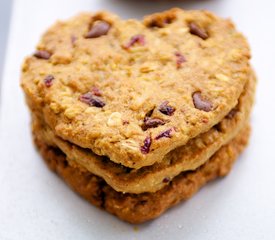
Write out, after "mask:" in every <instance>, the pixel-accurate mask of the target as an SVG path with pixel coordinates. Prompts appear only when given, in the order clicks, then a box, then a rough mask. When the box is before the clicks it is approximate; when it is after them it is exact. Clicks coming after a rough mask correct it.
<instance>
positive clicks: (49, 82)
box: [44, 75, 54, 87]
mask: <svg viewBox="0 0 275 240" xmlns="http://www.w3.org/2000/svg"><path fill="white" fill-rule="evenodd" d="M53 80H54V76H53V75H48V76H46V77H45V78H44V83H45V85H46V87H50V86H52V85H53Z"/></svg>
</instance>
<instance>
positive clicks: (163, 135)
mask: <svg viewBox="0 0 275 240" xmlns="http://www.w3.org/2000/svg"><path fill="white" fill-rule="evenodd" d="M172 131H173V128H169V129H168V130H166V131H164V132H162V133H160V134H159V135H157V136H156V137H155V140H159V139H161V138H171V137H172V135H171V133H172Z"/></svg>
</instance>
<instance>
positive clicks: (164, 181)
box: [162, 177, 170, 183]
mask: <svg viewBox="0 0 275 240" xmlns="http://www.w3.org/2000/svg"><path fill="white" fill-rule="evenodd" d="M162 182H163V183H168V182H170V178H169V177H165V178H163V180H162Z"/></svg>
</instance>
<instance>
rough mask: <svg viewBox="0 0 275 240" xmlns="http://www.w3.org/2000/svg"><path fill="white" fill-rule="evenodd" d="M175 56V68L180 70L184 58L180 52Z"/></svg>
mask: <svg viewBox="0 0 275 240" xmlns="http://www.w3.org/2000/svg"><path fill="white" fill-rule="evenodd" d="M175 56H176V58H177V68H180V67H181V65H182V64H183V63H184V62H186V58H185V57H184V56H183V55H182V54H181V53H180V52H176V53H175Z"/></svg>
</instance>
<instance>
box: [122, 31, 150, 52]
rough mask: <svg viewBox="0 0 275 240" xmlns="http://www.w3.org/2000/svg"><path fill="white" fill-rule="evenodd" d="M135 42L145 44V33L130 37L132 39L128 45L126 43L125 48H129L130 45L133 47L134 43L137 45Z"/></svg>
mask: <svg viewBox="0 0 275 240" xmlns="http://www.w3.org/2000/svg"><path fill="white" fill-rule="evenodd" d="M135 43H138V44H140V45H142V46H143V45H145V37H144V35H142V34H137V35H135V36H133V37H132V38H131V39H130V41H129V42H128V43H127V44H126V45H124V48H126V49H129V48H130V47H132V46H133V45H135Z"/></svg>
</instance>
